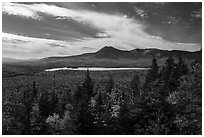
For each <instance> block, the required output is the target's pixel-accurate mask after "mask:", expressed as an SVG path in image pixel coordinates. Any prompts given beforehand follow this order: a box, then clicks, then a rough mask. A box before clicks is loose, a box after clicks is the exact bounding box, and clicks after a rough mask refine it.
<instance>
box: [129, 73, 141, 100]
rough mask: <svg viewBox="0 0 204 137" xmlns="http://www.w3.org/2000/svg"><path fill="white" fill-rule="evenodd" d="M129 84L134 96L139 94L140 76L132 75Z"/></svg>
mask: <svg viewBox="0 0 204 137" xmlns="http://www.w3.org/2000/svg"><path fill="white" fill-rule="evenodd" d="M130 86H131V88H132V90H133V95H134V97H136V96H137V95H141V87H140V86H141V85H140V78H139V76H138V75H137V74H136V75H135V76H134V78H133V80H132V81H131V82H130Z"/></svg>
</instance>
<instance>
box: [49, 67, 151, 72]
mask: <svg viewBox="0 0 204 137" xmlns="http://www.w3.org/2000/svg"><path fill="white" fill-rule="evenodd" d="M148 69H150V68H102V67H78V68H67V67H63V68H52V69H46V70H45V71H48V72H49V71H59V70H75V71H87V70H89V71H116V70H118V71H119V70H148Z"/></svg>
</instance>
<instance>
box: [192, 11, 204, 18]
mask: <svg viewBox="0 0 204 137" xmlns="http://www.w3.org/2000/svg"><path fill="white" fill-rule="evenodd" d="M191 17H195V18H202V9H199V10H196V11H193V12H192V13H191Z"/></svg>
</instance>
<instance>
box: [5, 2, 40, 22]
mask: <svg viewBox="0 0 204 137" xmlns="http://www.w3.org/2000/svg"><path fill="white" fill-rule="evenodd" d="M2 11H3V13H6V14H9V15H16V16H22V17H26V18H33V19H37V20H39V19H40V16H39V15H38V14H37V12H36V11H35V10H32V9H30V8H29V7H27V5H24V4H17V3H6V2H3V4H2Z"/></svg>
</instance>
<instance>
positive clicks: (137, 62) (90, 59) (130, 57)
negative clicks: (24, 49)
mask: <svg viewBox="0 0 204 137" xmlns="http://www.w3.org/2000/svg"><path fill="white" fill-rule="evenodd" d="M169 56H172V57H175V58H178V57H182V58H184V59H186V60H195V59H198V60H200V61H201V59H202V50H200V51H196V52H189V51H179V50H171V51H168V50H160V49H154V48H149V49H134V50H129V51H128V50H119V49H116V48H114V47H109V46H106V47H103V48H102V49H100V50H99V51H97V52H94V53H85V54H81V55H75V56H63V57H47V58H42V59H37V60H15V59H8V58H3V61H2V62H3V63H4V64H18V65H29V66H44V67H46V68H51V67H62V66H68V67H70V66H71V67H78V66H103V67H126V66H129V67H132V66H148V65H150V64H151V59H152V58H153V57H156V58H157V59H158V60H164V59H166V58H168V57H169Z"/></svg>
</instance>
